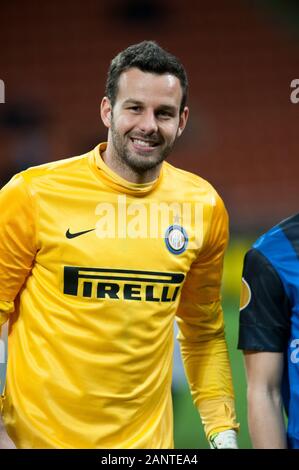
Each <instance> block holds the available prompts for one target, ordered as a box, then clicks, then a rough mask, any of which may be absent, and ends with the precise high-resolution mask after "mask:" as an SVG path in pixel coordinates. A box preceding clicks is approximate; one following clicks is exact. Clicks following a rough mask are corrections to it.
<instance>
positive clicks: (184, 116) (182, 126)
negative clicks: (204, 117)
mask: <svg viewBox="0 0 299 470" xmlns="http://www.w3.org/2000/svg"><path fill="white" fill-rule="evenodd" d="M188 116H189V108H188V107H187V106H185V108H184V110H183V112H182V113H181V115H180V122H179V127H178V132H177V136H178V137H180V136H181V135H182V133H183V130H184V129H185V127H186V124H187V120H188Z"/></svg>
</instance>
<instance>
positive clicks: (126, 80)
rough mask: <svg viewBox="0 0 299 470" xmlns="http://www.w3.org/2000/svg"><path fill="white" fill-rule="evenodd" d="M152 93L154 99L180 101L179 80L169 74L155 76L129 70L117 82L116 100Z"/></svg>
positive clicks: (136, 70)
mask: <svg viewBox="0 0 299 470" xmlns="http://www.w3.org/2000/svg"><path fill="white" fill-rule="evenodd" d="M150 92H151V93H154V94H155V96H156V97H160V98H162V97H164V98H172V99H178V100H179V101H180V100H181V97H182V89H181V84H180V81H179V79H178V78H177V77H176V76H174V75H172V74H170V73H164V74H156V73H151V72H142V71H141V70H139V69H137V68H130V69H128V70H126V71H124V72H122V73H121V75H120V77H119V82H118V98H120V99H127V98H128V97H129V96H128V95H130V98H132V97H134V96H136V97H137V96H138V95H139V96H140V97H141V96H144V97H147V96H149V93H150Z"/></svg>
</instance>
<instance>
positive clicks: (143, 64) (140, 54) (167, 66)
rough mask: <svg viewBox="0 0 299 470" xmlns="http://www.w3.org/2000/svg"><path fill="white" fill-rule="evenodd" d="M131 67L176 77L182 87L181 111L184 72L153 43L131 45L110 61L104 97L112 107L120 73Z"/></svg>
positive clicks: (185, 82) (185, 89)
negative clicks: (106, 97)
mask: <svg viewBox="0 0 299 470" xmlns="http://www.w3.org/2000/svg"><path fill="white" fill-rule="evenodd" d="M132 67H136V68H138V69H140V70H141V71H142V72H150V73H156V74H158V75H162V74H164V73H169V74H171V75H174V76H175V77H177V78H178V79H179V80H180V84H181V87H182V101H181V106H180V112H182V111H183V109H184V107H185V106H186V103H187V93H188V78H187V74H186V70H185V69H184V67H183V65H182V64H181V62H180V61H179V60H178V59H177V58H176V57H175V56H174V55H172V54H170V53H169V52H167V51H165V50H164V49H162V47H160V46H159V45H158V44H157V43H156V42H155V41H143V42H140V43H139V44H133V45H132V46H129V47H128V48H127V49H124V50H123V51H121V52H120V53H119V54H118V55H117V56H116V57H114V59H112V61H111V64H110V67H109V70H108V76H107V81H106V96H108V98H109V100H110V102H111V105H112V107H113V106H114V104H115V101H116V96H117V93H118V81H119V77H120V75H121V73H122V72H124V71H126V70H128V69H130V68H132Z"/></svg>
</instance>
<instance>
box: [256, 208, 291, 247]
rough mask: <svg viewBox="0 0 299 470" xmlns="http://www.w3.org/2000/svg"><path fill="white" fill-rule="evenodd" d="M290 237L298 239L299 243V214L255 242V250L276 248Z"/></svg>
mask: <svg viewBox="0 0 299 470" xmlns="http://www.w3.org/2000/svg"><path fill="white" fill-rule="evenodd" d="M290 237H292V238H296V239H298V241H299V213H298V214H295V215H293V216H291V217H288V218H287V219H284V220H282V221H281V222H279V223H278V224H276V225H274V226H273V227H271V228H270V229H269V230H268V231H267V232H265V233H264V234H263V235H261V236H260V237H259V238H258V239H257V240H256V241H255V243H254V244H253V248H258V249H263V248H267V247H269V246H276V245H279V244H281V243H282V242H283V241H284V240H285V239H289V238H290Z"/></svg>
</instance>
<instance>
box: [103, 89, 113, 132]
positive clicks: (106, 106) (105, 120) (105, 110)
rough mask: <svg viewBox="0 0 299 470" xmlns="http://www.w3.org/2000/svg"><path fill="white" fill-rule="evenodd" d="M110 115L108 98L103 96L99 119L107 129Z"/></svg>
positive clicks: (109, 123)
mask: <svg viewBox="0 0 299 470" xmlns="http://www.w3.org/2000/svg"><path fill="white" fill-rule="evenodd" d="M111 115H112V106H111V103H110V100H109V98H107V96H104V98H103V99H102V102H101V118H102V121H103V123H104V125H105V126H106V127H108V129H109V128H110V127H111Z"/></svg>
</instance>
